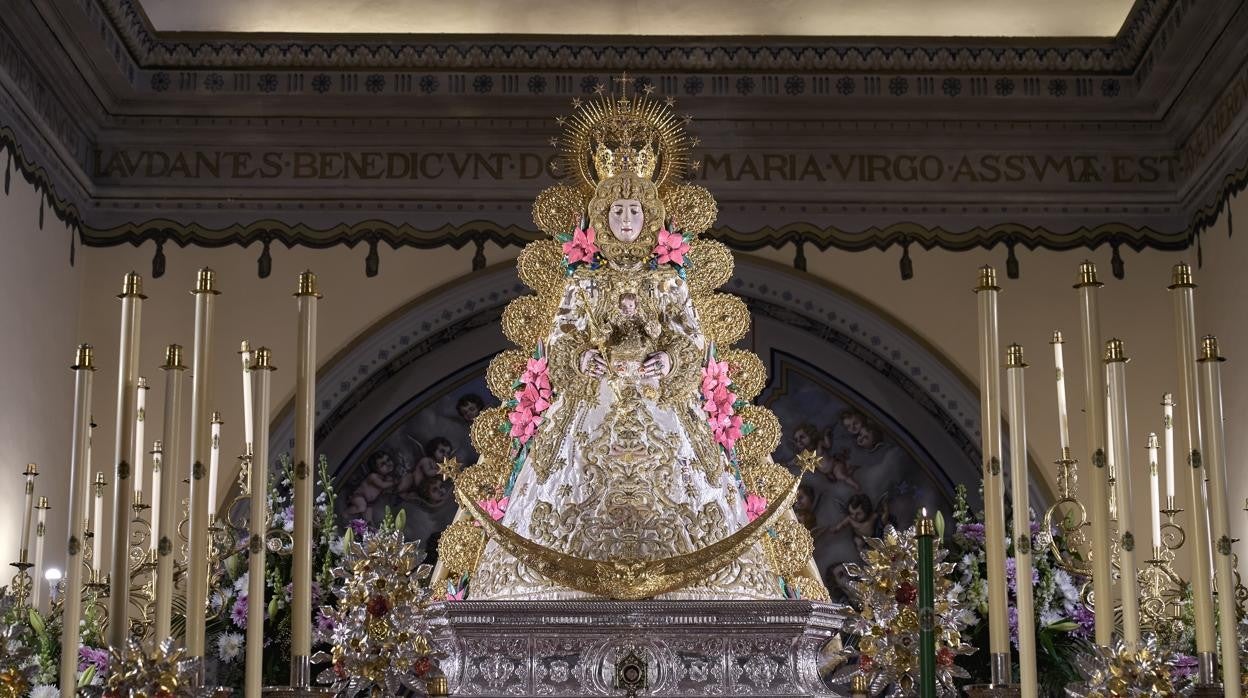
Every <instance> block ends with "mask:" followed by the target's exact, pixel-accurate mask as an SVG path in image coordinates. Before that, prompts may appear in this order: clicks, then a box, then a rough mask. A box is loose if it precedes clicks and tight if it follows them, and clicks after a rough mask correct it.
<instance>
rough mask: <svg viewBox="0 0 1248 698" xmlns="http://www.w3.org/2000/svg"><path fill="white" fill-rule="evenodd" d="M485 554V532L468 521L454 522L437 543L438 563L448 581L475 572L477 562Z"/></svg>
mask: <svg viewBox="0 0 1248 698" xmlns="http://www.w3.org/2000/svg"><path fill="white" fill-rule="evenodd" d="M483 552H485V531H483V530H482V529H481V527H480V526H477V525H475V524H473V522H472V521H471V520H470V519H463V520H461V521H456V522H455V523H453V524H451V525H450V526H447V527H446V530H445V531H443V532H442V538H441V539H440V540H439V541H438V561H439V562H441V563H442V567H443V569H445V570H446V576H447V578H448V579H453V580H458V579H459V578H460V577H462V576H464V575H465V574H472V573H474V572H476V571H477V562H478V561H479V560H480V559H481V554H482V553H483Z"/></svg>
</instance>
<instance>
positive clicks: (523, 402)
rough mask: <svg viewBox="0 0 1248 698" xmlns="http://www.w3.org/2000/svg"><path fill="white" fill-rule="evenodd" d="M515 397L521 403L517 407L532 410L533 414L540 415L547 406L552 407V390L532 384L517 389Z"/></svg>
mask: <svg viewBox="0 0 1248 698" xmlns="http://www.w3.org/2000/svg"><path fill="white" fill-rule="evenodd" d="M543 392H545V395H543V394H542V393H543ZM515 398H516V402H518V403H519V404H518V405H517V406H516V409H518V410H524V411H527V412H531V413H533V416H538V415H540V414H541V413H543V412H545V411H546V408H547V407H550V400H549V398H550V391H549V390H546V391H542V390H538V389H537V388H536V387H534V386H533V385H532V384H529V385H526V386H524V387H523V388H521V389H520V390H517V391H516V393H515Z"/></svg>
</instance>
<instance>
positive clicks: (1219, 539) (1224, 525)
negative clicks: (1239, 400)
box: [1199, 335, 1242, 698]
mask: <svg viewBox="0 0 1248 698" xmlns="http://www.w3.org/2000/svg"><path fill="white" fill-rule="evenodd" d="M1225 360H1226V359H1224V358H1222V355H1221V354H1220V353H1219V352H1218V338H1217V337H1214V336H1213V335H1205V337H1204V339H1202V340H1201V342H1200V360H1199V361H1200V414H1201V417H1202V418H1203V420H1204V424H1203V425H1202V427H1201V433H1202V434H1203V435H1204V439H1203V441H1202V444H1203V449H1204V450H1203V453H1204V456H1205V471H1206V472H1207V473H1208V474H1209V499H1210V504H1211V505H1212V507H1211V509H1212V510H1213V511H1212V512H1211V515H1210V517H1209V523H1210V534H1211V537H1212V540H1213V541H1214V550H1215V551H1216V553H1217V554H1215V555H1214V556H1213V570H1214V581H1215V582H1216V583H1217V588H1218V610H1219V611H1220V612H1221V617H1222V618H1223V619H1224V620H1223V621H1222V623H1220V624H1219V634H1220V635H1221V639H1222V687H1223V690H1224V691H1225V693H1224V695H1225V696H1226V698H1239V696H1240V694H1241V692H1242V691H1241V686H1240V682H1241V679H1240V673H1239V639H1238V637H1237V633H1236V631H1237V627H1236V626H1237V624H1236V623H1232V622H1229V620H1230V619H1233V618H1235V605H1236V603H1235V576H1234V575H1235V568H1234V564H1233V557H1232V555H1231V552H1232V551H1231V543H1232V540H1231V515H1230V509H1229V502H1227V497H1226V495H1227V493H1226V430H1225V426H1224V425H1223V423H1222V362H1223V361H1225Z"/></svg>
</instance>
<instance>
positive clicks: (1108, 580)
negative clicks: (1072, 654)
mask: <svg viewBox="0 0 1248 698" xmlns="http://www.w3.org/2000/svg"><path fill="white" fill-rule="evenodd" d="M1103 285H1104V284H1102V283H1101V282H1100V281H1098V280H1097V278H1096V265H1095V264H1093V263H1092V262H1084V263H1082V264H1080V265H1079V283H1077V284H1076V285H1075V289H1077V291H1078V293H1079V319H1080V326H1081V328H1082V336H1081V338H1080V339H1081V340H1082V345H1081V346H1082V349H1083V399H1084V400H1085V404H1086V405H1087V409H1086V410H1084V412H1085V413H1086V415H1087V421H1086V424H1087V434H1088V452H1089V454H1090V456H1091V457H1090V458H1089V459H1088V460H1089V462H1091V463H1092V466H1093V468H1092V477H1091V478H1090V488H1089V489H1090V493H1089V499H1090V500H1091V503H1092V511H1091V513H1090V515H1089V516H1088V519H1089V520H1090V521H1091V523H1092V595H1093V598H1094V599H1112V598H1113V596H1114V593H1113V576H1112V571H1111V567H1110V560H1111V557H1112V554H1111V553H1110V548H1109V479H1108V473H1107V472H1106V468H1105V462H1106V453H1105V447H1106V442H1107V440H1108V439H1107V438H1106V434H1105V371H1104V370H1103V369H1102V368H1101V310H1100V304H1099V301H1098V300H1097V294H1096V291H1097V289H1099V288H1100V287H1101V286H1103ZM1096 611H1097V613H1096V637H1095V639H1096V644H1097V645H1099V646H1101V647H1109V646H1110V645H1111V644H1113V640H1114V637H1113V633H1114V612H1113V605H1112V604H1111V605H1109V607H1108V608H1099V609H1096Z"/></svg>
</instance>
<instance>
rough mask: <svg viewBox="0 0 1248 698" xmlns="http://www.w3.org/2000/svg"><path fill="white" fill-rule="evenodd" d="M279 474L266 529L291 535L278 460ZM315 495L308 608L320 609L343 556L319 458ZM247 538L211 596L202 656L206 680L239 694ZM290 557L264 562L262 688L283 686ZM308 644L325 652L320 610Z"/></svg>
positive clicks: (286, 465) (288, 482)
mask: <svg viewBox="0 0 1248 698" xmlns="http://www.w3.org/2000/svg"><path fill="white" fill-rule="evenodd" d="M279 464H280V468H281V474H280V476H278V477H275V478H271V480H270V487H269V491H268V493H267V499H268V506H269V511H271V512H273V513H272V516H273V519H272V522H271V523H270V526H271V528H275V529H279V530H283V531H287V532H291V531H294V525H295V524H294V498H293V484H292V483H293V482H294V475H293V468H292V465H291V462H290V459H289V458H288V457H286V456H282V457H281V458H280V459H279ZM317 470H318V481H319V483H318V485H319V491H318V492H317V495H316V500H315V505H314V516H315V528H314V535H313V551H312V566H313V572H314V574H315V579H314V581H313V583H312V607H313V609H317V607H318V606H319V605H320V602H321V600H320V597H321V594H322V591H323V590H325V589H328V588H329V584H330V583H331V581H332V580H333V569H334V568H335V567H337V566H338V564H339V560H340V559H341V557H342V552H343V533H342V531H341V529H339V527H338V523H337V517H336V516H335V514H334V504H335V500H336V495H335V492H334V488H333V484H332V481H331V479H330V476H329V465H328V463H327V462H326V460H325V458H324V456H322V457H321V458H320V459H319V462H318V463H317ZM350 529H351V530H352V531H354V533H355V534H356V535H361V534H363V533H365V532H366V531H367V529H368V526H367V524H365V523H364V522H363V521H360V520H356V521H352V522H350ZM246 539H247V536H246V535H239V536H238V541H239V543H238V547H237V548H236V549H235V551H234V552H233V554H231V555H229V556H228V557H227V558H226V559H225V561H224V566H223V569H222V576H221V581H220V589H219V591H220V593H219V594H214V595H213V596H212V603H214V604H218V605H217V606H215V607H214V608H213V609H212V611H213V615H211V617H210V618H209V620H208V623H207V645H206V647H207V648H208V649H209V653H210V654H209V656H206V657H205V659H206V661H207V667H206V669H207V672H208V675H209V676H210V677H212V676H214V675H215V682H216V684H217V685H221V686H227V687H233V688H238V689H240V690H241V688H242V682H243V678H244V671H243V663H242V662H241V661H239V660H240V659H241V658H242V657H243V656H244V651H245V647H246V639H245V638H246V630H247V623H248V622H249V621H250V620H251V619H249V618H248V617H247V589H248V583H249V573H248V570H247V550H246V546H245V541H246ZM292 563H293V559H292V556H290V555H283V554H273V553H272V552H270V553H269V554H268V555H266V556H265V596H266V599H267V603H266V604H265V608H266V610H267V617H266V618H265V619H264V621H265V623H266V624H267V626H266V630H265V651H264V657H265V665H264V682H265V685H282V684H285V683H287V681H288V679H289V673H290V665H289V659H288V658H289V656H290V641H291V623H292V621H293V617H292V615H291V593H292V591H293V583H292V580H293V574H292V570H291V565H292ZM313 614H314V618H313V638H312V639H313V643H314V645H315V646H317V647H327V646H328V645H327V643H328V640H329V635H330V633H331V632H332V631H333V622H332V620H331V619H330V617H329V616H327V615H326V613H325V609H323V608H322V609H319V610H314V611H313Z"/></svg>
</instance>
